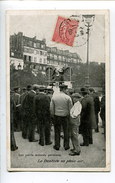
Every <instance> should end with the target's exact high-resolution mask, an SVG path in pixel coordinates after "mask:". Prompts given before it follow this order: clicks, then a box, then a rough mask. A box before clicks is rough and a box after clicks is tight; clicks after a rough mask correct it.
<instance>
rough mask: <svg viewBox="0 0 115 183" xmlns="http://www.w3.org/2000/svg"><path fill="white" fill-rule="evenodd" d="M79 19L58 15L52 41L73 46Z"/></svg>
mask: <svg viewBox="0 0 115 183" xmlns="http://www.w3.org/2000/svg"><path fill="white" fill-rule="evenodd" d="M78 24H79V21H78V20H77V21H76V20H72V19H69V18H68V19H67V18H64V17H60V16H58V19H57V23H56V27H55V30H54V34H53V38H52V41H54V42H58V43H63V44H67V45H68V46H73V42H74V37H75V34H76V31H77V27H78Z"/></svg>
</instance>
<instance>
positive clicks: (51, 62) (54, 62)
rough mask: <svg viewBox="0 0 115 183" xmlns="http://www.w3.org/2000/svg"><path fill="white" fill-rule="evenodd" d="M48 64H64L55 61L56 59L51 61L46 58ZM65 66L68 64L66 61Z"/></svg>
mask: <svg viewBox="0 0 115 183" xmlns="http://www.w3.org/2000/svg"><path fill="white" fill-rule="evenodd" d="M47 63H48V64H51V65H60V66H61V65H64V63H63V62H56V61H53V60H48V61H47ZM66 66H68V64H67V63H66Z"/></svg>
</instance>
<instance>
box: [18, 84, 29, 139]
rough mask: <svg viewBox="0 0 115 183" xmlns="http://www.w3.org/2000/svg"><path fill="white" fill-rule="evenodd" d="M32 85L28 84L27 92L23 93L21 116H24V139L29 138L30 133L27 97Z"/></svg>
mask: <svg viewBox="0 0 115 183" xmlns="http://www.w3.org/2000/svg"><path fill="white" fill-rule="evenodd" d="M31 89H32V86H31V85H27V87H26V92H25V93H23V94H22V95H21V97H20V98H21V118H22V137H23V138H24V139H27V133H28V122H27V116H26V111H25V110H26V100H25V97H26V95H27V94H28V92H29V91H31Z"/></svg>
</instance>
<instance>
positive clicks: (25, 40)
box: [23, 39, 46, 49]
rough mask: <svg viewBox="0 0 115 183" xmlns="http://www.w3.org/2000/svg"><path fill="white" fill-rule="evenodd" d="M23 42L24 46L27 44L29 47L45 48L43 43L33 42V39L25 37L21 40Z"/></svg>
mask: <svg viewBox="0 0 115 183" xmlns="http://www.w3.org/2000/svg"><path fill="white" fill-rule="evenodd" d="M23 44H24V46H29V47H34V48H42V49H45V47H46V46H45V44H42V43H34V42H33V41H31V40H27V39H24V40H23Z"/></svg>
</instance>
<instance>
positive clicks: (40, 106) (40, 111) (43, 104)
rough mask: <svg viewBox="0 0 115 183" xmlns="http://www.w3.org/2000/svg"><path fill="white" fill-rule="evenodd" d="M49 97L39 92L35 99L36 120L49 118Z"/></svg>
mask: <svg viewBox="0 0 115 183" xmlns="http://www.w3.org/2000/svg"><path fill="white" fill-rule="evenodd" d="M50 100H51V99H50V97H49V96H47V95H46V94H45V93H43V92H40V93H39V94H38V95H36V97H35V113H36V115H37V117H38V118H43V117H44V118H45V117H46V118H47V119H48V118H50Z"/></svg>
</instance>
